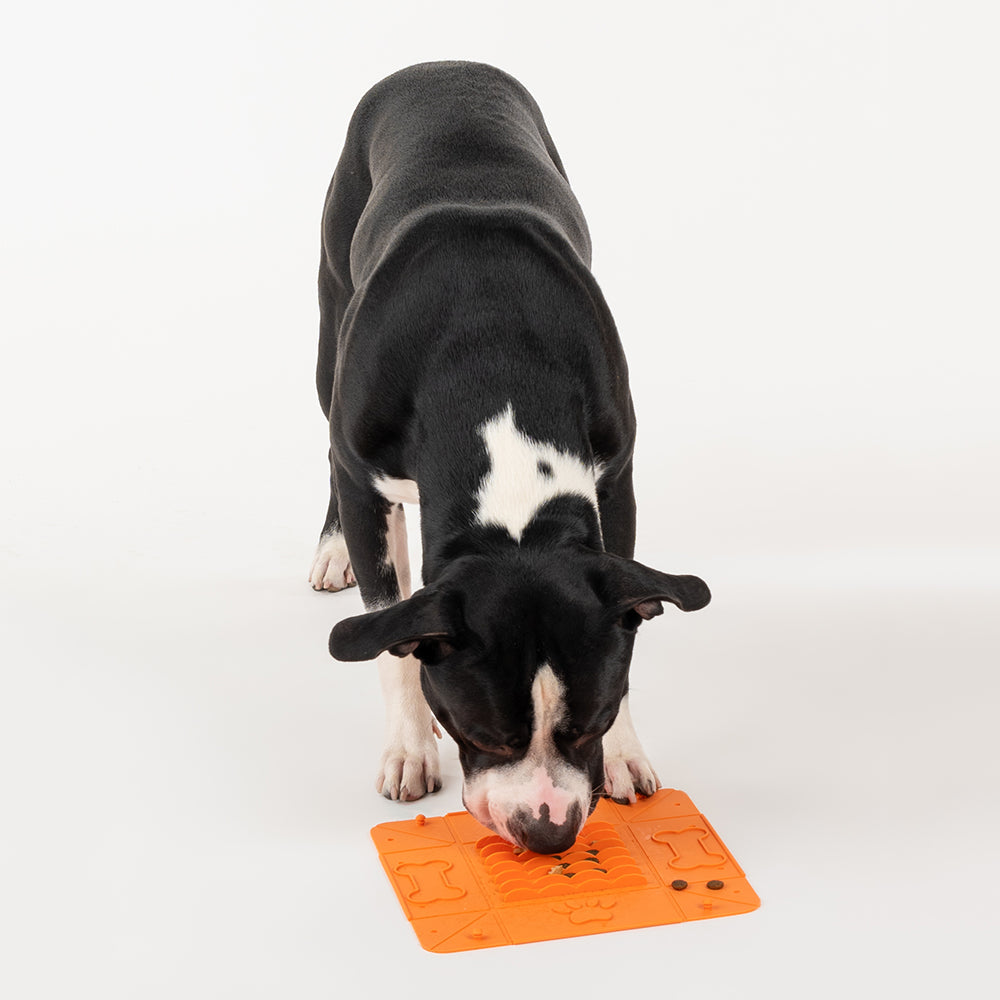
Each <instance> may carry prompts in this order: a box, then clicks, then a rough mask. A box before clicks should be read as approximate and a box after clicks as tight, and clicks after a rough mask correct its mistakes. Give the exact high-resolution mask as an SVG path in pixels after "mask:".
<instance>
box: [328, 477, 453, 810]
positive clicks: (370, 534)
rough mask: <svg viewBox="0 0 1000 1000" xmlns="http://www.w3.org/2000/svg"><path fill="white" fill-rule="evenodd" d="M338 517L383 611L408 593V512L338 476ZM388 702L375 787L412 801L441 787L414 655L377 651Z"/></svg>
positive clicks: (371, 606)
mask: <svg viewBox="0 0 1000 1000" xmlns="http://www.w3.org/2000/svg"><path fill="white" fill-rule="evenodd" d="M338 482H339V483H341V484H342V485H341V486H340V489H339V493H340V517H341V523H342V525H343V530H344V538H345V540H346V542H347V549H348V552H349V553H350V558H351V565H352V566H353V568H354V573H355V576H356V577H357V581H358V587H359V589H360V590H361V598H362V600H363V601H364V604H365V610H367V611H378V610H381V609H382V608H387V607H389V606H390V605H393V604H396V603H397V602H399V601H400V600H406V599H407V598H409V596H410V565H409V557H408V555H407V549H406V519H405V515H404V513H403V506H402V504H398V503H396V504H393V503H390V502H389V501H388V500H385V499H384V498H383V497H382V496H381V495H379V494H378V493H376V492H375V491H374V490H371V491H368V490H360V489H357V488H356V487H355V486H354V485H353V484H351V483H350V481H349V480H348V479H347V477H346V476H343V475H342V476H339V477H338ZM377 662H378V672H379V680H380V682H381V685H382V697H383V700H384V702H385V714H386V733H385V749H384V750H383V752H382V758H381V760H380V762H379V767H378V773H377V775H376V778H375V789H376V791H378V792H380V793H381V794H382V795H384V796H385V797H386V798H387V799H401V800H403V801H410V800H412V799H419V798H421V797H422V796H423V795H425V794H426V793H427V792H436V791H437V790H438V789H439V788H440V787H441V765H440V763H439V758H438V748H437V741H436V740H435V738H434V735H435V733H436V732H437V727H436V725H435V722H434V717H433V715H432V714H431V710H430V708H429V707H428V705H427V701H426V700H425V698H424V694H423V691H422V690H421V688H420V662H419V660H417V658H416V657H414V656H412V655H408V656H395V655H393V654H392V653H391V652H389V651H388V650H386V651H385V652H382V653H380V654H379V656H378V661H377Z"/></svg>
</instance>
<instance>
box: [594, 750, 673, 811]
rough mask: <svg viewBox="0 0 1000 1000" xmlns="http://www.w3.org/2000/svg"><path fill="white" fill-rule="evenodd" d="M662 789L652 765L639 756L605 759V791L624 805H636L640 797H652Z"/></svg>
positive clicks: (606, 757)
mask: <svg viewBox="0 0 1000 1000" xmlns="http://www.w3.org/2000/svg"><path fill="white" fill-rule="evenodd" d="M659 787H660V779H659V778H658V777H657V776H656V772H655V771H654V770H653V768H652V765H651V764H650V763H649V761H648V760H647V759H646V758H645V756H643V755H641V754H639V755H634V756H616V757H608V756H607V755H605V757H604V791H605V792H606V793H607V794H608V797H609V798H612V799H614V800H615V802H620V803H622V804H624V803H626V802H628V803H629V804H630V805H634V804H635V800H636V797H637V796H638V795H652V794H653V792H655V791H656V790H657V788H659Z"/></svg>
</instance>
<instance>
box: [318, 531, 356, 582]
mask: <svg viewBox="0 0 1000 1000" xmlns="http://www.w3.org/2000/svg"><path fill="white" fill-rule="evenodd" d="M309 582H310V583H311V584H312V588H313V590H330V591H335V590H343V589H344V588H345V587H353V586H355V585H356V584H357V580H355V579H354V571H353V570H352V569H351V557H350V556H349V555H348V554H347V543H346V542H345V541H344V536H343V535H342V534H340V532H339V531H338V532H335V533H334V534H332V535H324V536H323V537H322V538H321V539H320V540H319V546H318V547H317V549H316V557H315V558H314V559H313V564H312V569H311V570H310V571H309Z"/></svg>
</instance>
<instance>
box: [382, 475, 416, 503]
mask: <svg viewBox="0 0 1000 1000" xmlns="http://www.w3.org/2000/svg"><path fill="white" fill-rule="evenodd" d="M372 485H373V486H374V487H375V489H377V490H378V491H379V493H381V494H382V496H384V497H385V498H386V500H388V501H389V502H390V503H420V491H419V490H418V489H417V484H416V483H415V482H414V481H413V480H412V479H393V478H392V477H391V476H377V477H376V478H375V479H374V480H373V481H372Z"/></svg>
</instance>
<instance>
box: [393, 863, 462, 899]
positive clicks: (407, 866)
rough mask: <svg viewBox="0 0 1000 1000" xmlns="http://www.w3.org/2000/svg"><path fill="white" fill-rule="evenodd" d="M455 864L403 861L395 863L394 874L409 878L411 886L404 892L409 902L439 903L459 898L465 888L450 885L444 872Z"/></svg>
mask: <svg viewBox="0 0 1000 1000" xmlns="http://www.w3.org/2000/svg"><path fill="white" fill-rule="evenodd" d="M454 867H455V866H454V865H453V864H452V863H451V862H450V861H442V860H432V861H404V862H402V863H401V864H398V865H396V874H397V875H402V876H403V878H407V879H409V880H410V884H411V885H412V886H413V888H412V889H411V890H410V891H409V892H408V893H407V894H406V898H407V899H408V900H409V901H410V902H411V903H440V902H442V901H444V900H446V899H461V898H462V897H463V896H464V895H466V890H465V889H463V888H462V887H461V886H458V885H452V884H451V882H449V881H448V879H447V877H446V873H447V872H449V871H451V869H452V868H454Z"/></svg>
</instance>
